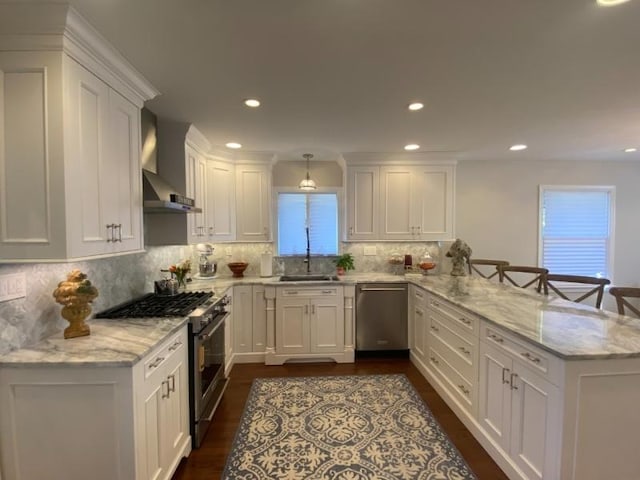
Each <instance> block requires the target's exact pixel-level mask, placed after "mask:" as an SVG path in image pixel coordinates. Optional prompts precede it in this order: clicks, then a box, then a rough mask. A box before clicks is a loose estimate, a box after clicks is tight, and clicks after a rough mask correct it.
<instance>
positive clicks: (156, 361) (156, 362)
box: [149, 357, 164, 368]
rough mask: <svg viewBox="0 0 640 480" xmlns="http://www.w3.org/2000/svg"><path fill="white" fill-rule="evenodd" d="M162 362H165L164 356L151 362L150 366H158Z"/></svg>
mask: <svg viewBox="0 0 640 480" xmlns="http://www.w3.org/2000/svg"><path fill="white" fill-rule="evenodd" d="M162 362H164V357H158V358H156V359H155V360H154V361H153V363H151V364H149V368H156V367H157V366H158V365H160V364H161V363H162Z"/></svg>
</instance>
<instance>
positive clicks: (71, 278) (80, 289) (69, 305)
mask: <svg viewBox="0 0 640 480" xmlns="http://www.w3.org/2000/svg"><path fill="white" fill-rule="evenodd" d="M97 296H98V290H97V289H96V287H94V286H93V285H91V282H90V281H89V280H87V275H86V274H84V273H82V272H81V271H80V270H72V271H71V273H69V274H68V275H67V280H66V281H64V282H60V283H59V284H58V288H56V289H55V290H54V291H53V297H54V298H55V299H56V302H57V303H59V304H60V305H64V307H62V311H61V312H60V313H61V315H62V317H63V318H64V319H65V320H67V321H68V322H69V323H70V324H71V325H69V326H68V327H67V328H65V330H64V338H75V337H84V336H86V335H89V334H90V333H91V330H90V329H89V326H88V325H87V324H86V323H84V319H85V318H87V317H88V316H89V315H90V314H91V306H90V305H89V304H90V303H91V302H92V301H93V300H94V299H95V298H96V297H97Z"/></svg>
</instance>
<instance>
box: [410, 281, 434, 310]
mask: <svg viewBox="0 0 640 480" xmlns="http://www.w3.org/2000/svg"><path fill="white" fill-rule="evenodd" d="M409 288H410V289H411V293H410V295H411V299H412V301H413V305H414V306H417V307H421V308H426V307H427V305H428V303H427V297H428V295H429V294H428V293H427V292H426V291H424V290H423V289H421V288H420V287H416V286H415V285H411V286H410V287H409Z"/></svg>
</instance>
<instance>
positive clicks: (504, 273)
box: [498, 265, 549, 295]
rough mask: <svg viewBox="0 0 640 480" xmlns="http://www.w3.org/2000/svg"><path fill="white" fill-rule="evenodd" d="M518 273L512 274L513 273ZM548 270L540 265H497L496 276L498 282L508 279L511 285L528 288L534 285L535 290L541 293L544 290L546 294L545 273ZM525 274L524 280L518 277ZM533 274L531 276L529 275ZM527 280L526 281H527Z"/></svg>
mask: <svg viewBox="0 0 640 480" xmlns="http://www.w3.org/2000/svg"><path fill="white" fill-rule="evenodd" d="M514 273H515V274H518V275H513V274H514ZM548 273H549V270H547V269H546V268H541V267H526V266H521V265H498V277H499V279H500V283H505V280H506V281H508V282H509V283H510V284H511V285H514V286H516V287H520V288H528V287H530V286H532V285H533V286H534V288H535V289H536V292H538V293H541V292H543V291H544V294H545V295H546V294H547V293H548V290H547V274H548ZM520 274H525V275H527V276H528V278H527V279H525V280H522V281H521V280H520V277H522V275H520ZM530 275H533V278H530V277H529V276H530ZM527 280H528V281H527Z"/></svg>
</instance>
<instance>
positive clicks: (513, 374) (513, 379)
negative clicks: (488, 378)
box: [509, 373, 518, 390]
mask: <svg viewBox="0 0 640 480" xmlns="http://www.w3.org/2000/svg"><path fill="white" fill-rule="evenodd" d="M509 376H510V377H511V379H510V381H509V383H510V384H511V390H517V389H518V385H516V382H515V380H516V379H517V378H518V374H517V373H512V374H511V375H509Z"/></svg>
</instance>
